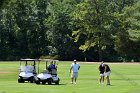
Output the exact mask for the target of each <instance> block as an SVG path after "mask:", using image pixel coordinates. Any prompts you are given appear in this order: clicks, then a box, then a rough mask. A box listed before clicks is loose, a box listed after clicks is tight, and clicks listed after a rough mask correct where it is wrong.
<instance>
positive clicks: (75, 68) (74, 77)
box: [70, 60, 80, 84]
mask: <svg viewBox="0 0 140 93" xmlns="http://www.w3.org/2000/svg"><path fill="white" fill-rule="evenodd" d="M79 69H80V65H79V64H78V63H77V62H76V60H74V63H72V64H71V68H70V73H71V71H72V73H71V83H72V84H73V81H75V84H76V80H77V78H78V70H79Z"/></svg>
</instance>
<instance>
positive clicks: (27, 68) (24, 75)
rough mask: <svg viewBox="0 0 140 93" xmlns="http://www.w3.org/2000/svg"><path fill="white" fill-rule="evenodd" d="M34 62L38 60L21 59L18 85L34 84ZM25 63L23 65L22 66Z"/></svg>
mask: <svg viewBox="0 0 140 93" xmlns="http://www.w3.org/2000/svg"><path fill="white" fill-rule="evenodd" d="M36 61H39V60H38V59H21V60H20V73H19V78H18V83H24V82H25V81H28V82H30V83H33V82H34V78H35V77H36V74H37V73H36ZM23 62H25V65H23Z"/></svg>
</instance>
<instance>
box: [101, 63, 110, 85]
mask: <svg viewBox="0 0 140 93" xmlns="http://www.w3.org/2000/svg"><path fill="white" fill-rule="evenodd" d="M103 67H104V75H105V77H106V80H107V85H110V79H109V76H110V73H111V70H110V67H109V66H108V65H107V64H104V63H103Z"/></svg>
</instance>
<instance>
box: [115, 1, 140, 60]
mask: <svg viewBox="0 0 140 93" xmlns="http://www.w3.org/2000/svg"><path fill="white" fill-rule="evenodd" d="M139 5H140V3H139V2H138V3H137V4H135V5H134V6H131V7H130V6H129V7H126V8H125V9H124V11H123V14H121V16H120V20H121V24H122V30H121V32H118V35H117V39H116V50H117V51H118V52H119V53H120V54H121V55H123V56H125V57H131V59H136V60H138V59H139V57H140V55H139V53H140V49H139V47H140V25H139V23H140V20H139V19H140V16H139V14H140V6H139Z"/></svg>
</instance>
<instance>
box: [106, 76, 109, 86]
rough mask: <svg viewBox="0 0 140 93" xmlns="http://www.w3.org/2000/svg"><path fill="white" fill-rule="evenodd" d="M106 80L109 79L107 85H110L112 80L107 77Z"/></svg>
mask: <svg viewBox="0 0 140 93" xmlns="http://www.w3.org/2000/svg"><path fill="white" fill-rule="evenodd" d="M106 79H107V85H110V79H109V76H107V77H106Z"/></svg>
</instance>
